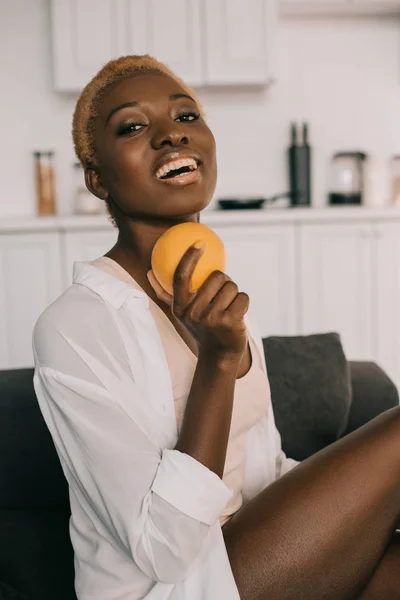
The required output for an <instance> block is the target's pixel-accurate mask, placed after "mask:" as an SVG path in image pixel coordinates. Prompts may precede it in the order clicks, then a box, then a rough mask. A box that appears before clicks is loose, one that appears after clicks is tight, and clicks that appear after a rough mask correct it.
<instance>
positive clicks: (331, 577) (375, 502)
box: [224, 407, 400, 600]
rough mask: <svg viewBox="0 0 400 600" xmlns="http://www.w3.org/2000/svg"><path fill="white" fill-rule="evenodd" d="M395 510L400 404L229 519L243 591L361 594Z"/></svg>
mask: <svg viewBox="0 0 400 600" xmlns="http://www.w3.org/2000/svg"><path fill="white" fill-rule="evenodd" d="M399 516H400V407H399V408H397V407H396V408H394V409H392V410H390V411H387V412H386V413H384V414H383V415H380V416H379V417H377V418H376V419H374V421H372V422H371V423H369V424H367V425H365V426H364V427H362V428H361V429H359V430H358V431H356V432H354V433H352V434H351V435H349V436H347V437H346V438H344V439H343V440H339V441H338V442H336V443H335V444H332V445H331V446H329V447H328V448H326V449H324V450H322V451H321V452H318V453H317V454H315V455H314V456H312V457H310V458H308V459H307V460H305V461H304V462H303V463H301V464H300V465H299V466H297V467H296V468H295V469H294V470H293V471H291V472H289V473H287V474H286V475H285V476H284V477H282V478H281V479H279V480H278V481H276V482H274V483H273V484H271V485H270V486H268V488H266V489H265V490H264V491H263V492H261V494H259V495H258V496H257V497H256V498H254V499H253V500H252V501H251V502H249V503H248V504H247V505H246V506H244V507H243V508H242V509H241V510H240V511H239V512H238V513H237V514H236V515H235V516H234V517H233V518H232V519H231V520H230V521H229V522H228V523H227V524H226V525H225V527H224V538H225V543H226V547H227V551H228V555H229V558H230V561H231V566H232V570H233V574H234V576H235V579H236V582H237V585H238V588H239V593H240V594H241V598H243V600H267V599H268V600H269V599H272V598H273V599H274V600H302V599H304V600H348V599H352V600H354V599H355V598H359V597H360V595H361V594H362V593H363V591H364V590H365V593H367V589H368V588H366V586H367V584H368V583H369V582H370V581H371V580H372V578H373V575H374V573H375V571H376V572H378V571H377V567H378V565H379V564H380V562H381V561H382V558H383V556H384V554H385V552H386V550H387V548H388V546H389V543H390V540H391V539H392V536H393V533H394V530H395V528H396V524H397V522H398V521H399ZM376 576H377V575H376ZM377 577H378V576H377ZM376 581H378V579H377V580H376ZM372 585H373V582H372V581H371V586H372ZM371 589H372V588H371ZM365 598H366V599H368V596H365ZM383 599H384V596H382V598H381V599H380V600H383ZM368 600H369V599H368Z"/></svg>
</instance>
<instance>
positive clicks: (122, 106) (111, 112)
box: [104, 93, 195, 127]
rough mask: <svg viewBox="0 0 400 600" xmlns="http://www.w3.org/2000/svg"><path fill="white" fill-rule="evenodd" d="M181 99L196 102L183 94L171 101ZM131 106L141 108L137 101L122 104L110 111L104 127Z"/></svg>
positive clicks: (173, 96) (172, 96)
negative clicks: (116, 114) (119, 112)
mask: <svg viewBox="0 0 400 600" xmlns="http://www.w3.org/2000/svg"><path fill="white" fill-rule="evenodd" d="M179 98H188V99H189V100H191V101H192V102H195V100H194V99H193V98H192V97H191V96H189V94H182V93H179V94H172V95H171V96H170V97H169V99H170V100H179ZM129 106H140V102H136V101H133V102H125V104H120V105H119V106H116V107H115V108H113V109H112V110H111V111H110V113H109V115H108V117H107V119H106V122H105V124H104V127H105V126H106V125H107V123H108V121H109V120H110V119H111V117H112V116H113V115H115V113H116V112H118V111H119V110H122V109H123V108H128V107H129Z"/></svg>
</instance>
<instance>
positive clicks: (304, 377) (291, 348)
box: [263, 333, 351, 460]
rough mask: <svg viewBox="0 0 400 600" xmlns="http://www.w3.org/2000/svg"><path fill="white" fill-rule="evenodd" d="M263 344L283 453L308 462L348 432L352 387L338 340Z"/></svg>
mask: <svg viewBox="0 0 400 600" xmlns="http://www.w3.org/2000/svg"><path fill="white" fill-rule="evenodd" d="M263 344H264V351H265V357H266V361H267V369H268V376H269V381H270V385H271V394H272V404H273V407H274V414H275V420H276V425H277V428H278V430H279V432H280V434H281V437H282V448H283V450H284V451H285V452H286V454H287V456H289V457H290V458H294V459H296V460H304V459H305V458H307V457H308V456H311V455H312V454H314V453H315V452H317V451H318V450H321V449H322V448H324V447H325V446H327V445H328V444H331V443H332V442H334V441H335V440H337V439H338V438H339V437H340V435H341V434H342V433H343V431H344V430H345V428H346V426H347V420H348V415H349V410H350V405H351V381H350V373H349V367H348V363H347V360H346V357H345V355H344V352H343V348H342V345H341V342H340V337H339V335H338V334H336V333H326V334H319V335H309V336H301V337H269V338H266V339H264V340H263Z"/></svg>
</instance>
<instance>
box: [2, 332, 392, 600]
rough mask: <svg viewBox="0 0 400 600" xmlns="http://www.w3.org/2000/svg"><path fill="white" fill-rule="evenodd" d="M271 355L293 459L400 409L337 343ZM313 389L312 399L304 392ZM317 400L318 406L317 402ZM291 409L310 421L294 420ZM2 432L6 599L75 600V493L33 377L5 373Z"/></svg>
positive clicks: (276, 344)
mask: <svg viewBox="0 0 400 600" xmlns="http://www.w3.org/2000/svg"><path fill="white" fill-rule="evenodd" d="M304 344H305V345H304ZM329 344H331V347H330V346H329ZM321 347H323V348H324V350H323V351H321ZM264 349H265V353H266V357H267V362H268V364H269V365H270V383H271V389H272V398H273V403H274V409H275V415H276V421H277V424H278V427H279V428H280V429H281V434H282V441H283V447H284V449H285V450H286V452H287V453H288V455H290V456H293V457H294V458H304V457H305V456H307V455H309V454H310V453H312V452H313V451H316V450H317V449H319V447H321V446H323V445H327V444H328V443H330V442H332V441H334V440H335V439H337V438H338V437H340V436H341V435H345V434H346V433H348V432H350V431H352V430H353V429H355V428H357V427H359V426H360V425H362V424H363V423H365V422H367V421H368V420H370V419H371V418H373V417H374V416H376V415H377V414H379V413H380V412H382V411H384V410H387V409H388V408H391V407H392V406H395V405H396V404H398V400H399V399H398V394H397V390H396V388H395V386H394V385H393V383H392V382H391V381H390V380H389V378H388V377H387V376H386V375H385V373H383V371H382V370H381V369H380V368H379V367H378V366H376V365H374V364H371V363H347V361H346V360H345V358H344V355H343V353H342V350H341V346H340V341H338V338H337V337H336V338H332V337H331V338H330V341H329V340H328V338H325V340H323V339H322V337H321V338H315V337H314V338H313V337H311V338H268V339H267V340H264ZM335 352H336V353H338V354H337V356H336V359H333V358H332V355H333V354H334V353H335ZM296 353H297V355H298V356H297V355H296ZM283 355H285V356H283ZM293 355H294V357H296V356H297V362H295V364H296V365H297V364H298V362H300V363H301V365H302V368H301V369H298V370H297V374H296V373H295V374H294V375H293V377H292V379H291V377H290V374H288V373H287V372H286V371H287V365H288V364H290V361H291V360H292V359H293ZM326 355H327V356H328V357H330V358H329V359H328V360H327V359H326ZM307 361H308V364H309V367H307ZM292 362H293V360H292ZM339 363H340V364H341V365H342V366H341V377H339V371H340V369H339V368H338V364H339ZM318 365H319V366H318ZM317 366H318V368H317ZM294 371H296V369H294ZM321 373H322V375H321ZM329 373H332V374H333V376H331V377H329ZM329 379H331V380H332V381H333V384H334V385H332V381H331V383H329ZM339 379H343V381H342V383H341V385H342V387H340V386H339V388H338V390H336V392H335V394H336V395H335V394H331V400H330V402H331V404H332V405H333V406H331V407H330V409H329V410H327V405H328V404H329V402H328V401H327V394H326V393H325V395H324V393H323V392H324V390H325V391H326V390H327V389H328V390H329V386H331V387H335V385H336V383H337V382H338V380H339ZM344 380H346V381H347V383H346V381H344ZM321 382H322V383H321ZM335 382H336V383H335ZM285 385H286V388H287V389H286V391H285V388H284V386H285ZM318 386H319V392H320V393H319V394H318V393H316V392H315V390H317V392H318ZM346 386H347V387H346ZM307 387H308V390H309V391H310V395H309V394H307V393H306V392H304V390H307ZM298 388H300V389H301V390H303V392H302V393H300V392H299V391H298ZM347 388H348V389H347ZM343 390H344V391H343ZM311 392H312V393H311ZM343 393H345V394H346V393H347V397H346V399H345V401H343V400H342V397H341V396H340V394H343ZM282 394H286V397H283V396H282ZM328 395H329V394H328ZM314 396H315V397H317V400H318V403H319V404H318V405H317V406H316V407H312V406H311V404H310V402H312V401H313V397H314ZM332 398H333V401H332ZM335 404H336V405H337V407H336V408H337V411H338V413H340V414H338V415H335V406H334V405H335ZM319 407H320V409H321V410H319ZM293 411H295V413H296V414H297V415H302V414H303V415H306V418H304V419H303V420H302V419H299V418H297V421H296V422H293V420H292V419H290V418H289V413H293ZM310 414H313V418H310ZM285 423H289V428H288V427H286V426H285ZM0 428H1V433H0V600H23V599H25V600H76V596H75V593H74V585H73V579H74V574H73V552H72V548H71V544H70V541H69V530H68V522H69V517H70V509H69V501H68V489H67V485H66V482H65V480H64V477H63V473H62V470H61V467H60V464H59V461H58V457H57V454H56V452H55V449H54V446H53V443H52V440H51V438H50V435H49V433H48V431H47V429H46V426H45V424H44V422H43V419H42V416H41V413H40V411H39V408H38V405H37V400H36V397H35V394H34V390H33V386H32V370H31V369H24V370H14V371H0Z"/></svg>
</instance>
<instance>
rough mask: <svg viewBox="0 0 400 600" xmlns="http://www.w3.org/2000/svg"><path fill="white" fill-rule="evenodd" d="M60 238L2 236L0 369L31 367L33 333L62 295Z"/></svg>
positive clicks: (55, 236)
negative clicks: (43, 316)
mask: <svg viewBox="0 0 400 600" xmlns="http://www.w3.org/2000/svg"><path fill="white" fill-rule="evenodd" d="M60 260H61V259H60V247H59V235H58V233H56V232H49V233H23V234H10V235H1V236H0V274H1V280H0V369H10V368H21V367H28V366H31V365H32V330H33V327H34V324H35V322H36V320H37V318H38V317H39V315H40V313H41V312H42V311H43V310H44V309H45V308H46V306H47V305H48V304H50V303H51V302H52V301H53V300H55V299H56V298H57V296H59V294H61V292H62V289H63V288H62V282H61V268H60V265H61V262H60Z"/></svg>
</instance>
